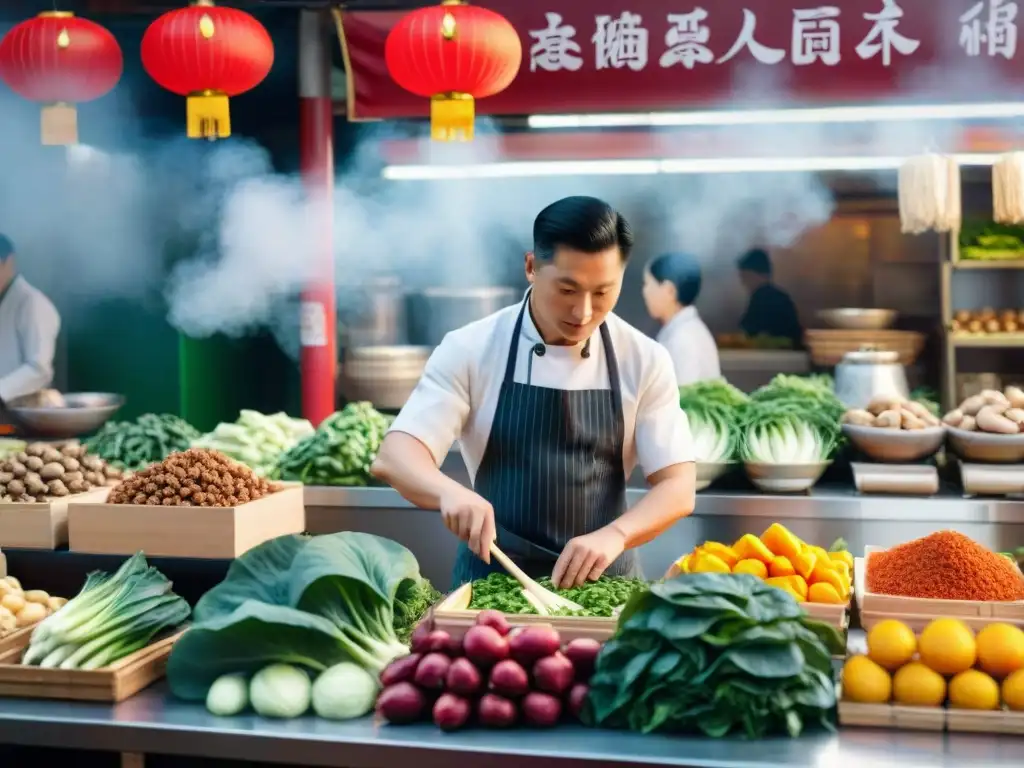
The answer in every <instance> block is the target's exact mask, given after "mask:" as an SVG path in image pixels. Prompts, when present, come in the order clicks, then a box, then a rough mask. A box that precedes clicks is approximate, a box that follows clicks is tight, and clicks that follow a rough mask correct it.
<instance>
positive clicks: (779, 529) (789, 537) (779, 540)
mask: <svg viewBox="0 0 1024 768" xmlns="http://www.w3.org/2000/svg"><path fill="white" fill-rule="evenodd" d="M761 541H763V542H764V545H765V546H766V547H768V549H770V550H771V551H772V554H773V555H778V556H781V557H785V558H788V559H789V560H790V562H792V561H793V560H794V559H795V557H796V556H797V555H798V554H799V553H800V552H801V550H803V548H804V543H803V542H802V541H800V538H799V537H798V536H796V535H795V534H793V533H792V532H791V531H790V530H789V529H788V528H786V526H784V525H782V524H781V523H773V524H772V525H770V526H768V530H766V531H765V532H764V533H762V534H761Z"/></svg>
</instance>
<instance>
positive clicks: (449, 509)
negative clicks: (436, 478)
mask: <svg viewBox="0 0 1024 768" xmlns="http://www.w3.org/2000/svg"><path fill="white" fill-rule="evenodd" d="M441 519H442V520H444V524H445V527H447V528H448V530H449V531H451V532H452V533H454V534H455V535H456V536H458V537H459V538H460V539H462V540H463V541H464V542H466V543H467V544H468V545H469V548H470V550H471V551H472V552H473V554H475V555H476V556H477V557H479V558H480V559H481V560H483V561H484V562H485V563H490V562H491V544H493V543H494V537H495V530H494V507H492V506H491V505H490V503H489V502H488V501H487V500H486V499H485V498H483V497H482V496H480V495H479V494H477V493H475V492H474V491H471V490H470V489H469V488H463V487H459V488H456V489H454V490H452V491H449V492H448V493H446V494H444V495H443V496H442V497H441Z"/></svg>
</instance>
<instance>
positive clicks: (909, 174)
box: [899, 154, 961, 235]
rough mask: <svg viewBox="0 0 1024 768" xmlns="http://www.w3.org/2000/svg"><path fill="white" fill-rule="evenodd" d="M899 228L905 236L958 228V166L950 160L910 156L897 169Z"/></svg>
mask: <svg viewBox="0 0 1024 768" xmlns="http://www.w3.org/2000/svg"><path fill="white" fill-rule="evenodd" d="M899 206H900V229H901V231H902V232H903V233H904V234H911V235H919V234H921V233H922V232H927V231H929V230H934V231H935V232H953V231H956V230H959V229H960V220H961V205H960V165H959V164H958V163H957V161H956V160H955V159H953V158H952V157H947V156H945V155H937V154H928V155H920V156H918V157H911V158H909V159H908V160H907V161H906V162H904V163H903V165H902V166H901V167H900V170H899Z"/></svg>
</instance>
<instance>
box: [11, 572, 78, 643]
mask: <svg viewBox="0 0 1024 768" xmlns="http://www.w3.org/2000/svg"><path fill="white" fill-rule="evenodd" d="M66 603H67V600H66V599H64V598H63V597H52V596H50V595H49V594H47V593H46V592H44V591H43V590H41V589H22V586H21V582H20V581H18V580H17V579H16V578H14V577H13V576H6V577H4V578H2V579H0V639H2V638H3V637H4V635H9V634H10V633H12V632H15V631H16V630H19V629H24V628H25V627H30V626H32V625H33V624H36V623H37V622H40V621H42V620H43V619H45V618H46V617H47V616H49V615H51V614H52V613H54V612H55V611H59V610H60V609H61V608H62V607H63V606H64V605H65V604H66Z"/></svg>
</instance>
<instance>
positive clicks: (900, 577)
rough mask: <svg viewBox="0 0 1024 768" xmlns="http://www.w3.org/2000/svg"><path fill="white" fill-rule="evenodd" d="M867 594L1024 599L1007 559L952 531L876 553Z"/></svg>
mask: <svg viewBox="0 0 1024 768" xmlns="http://www.w3.org/2000/svg"><path fill="white" fill-rule="evenodd" d="M867 582H868V584H867V587H868V591H869V592H874V593H876V594H880V595H898V596H900V597H926V598H933V599H939V600H991V601H1000V602H1005V601H1009V600H1024V580H1022V579H1021V575H1020V571H1018V570H1017V567H1016V566H1015V565H1014V564H1013V563H1011V562H1010V561H1009V560H1008V559H1006V558H1005V557H1003V556H1002V555H997V554H996V553H995V552H992V551H991V550H989V549H986V548H985V547H983V546H981V544H978V543H977V542H976V541H974V540H973V539H970V538H968V537H967V536H964V535H963V534H962V533H957V532H956V531H939V532H938V533H933V534H931V535H930V536H925V537H924V538H923V539H915V540H914V541H908V542H906V543H905V544H900V545H899V546H897V547H893V548H892V549H889V550H886V551H885V552H875V553H874V554H872V555H871V557H870V558H869V562H868V572H867Z"/></svg>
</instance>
